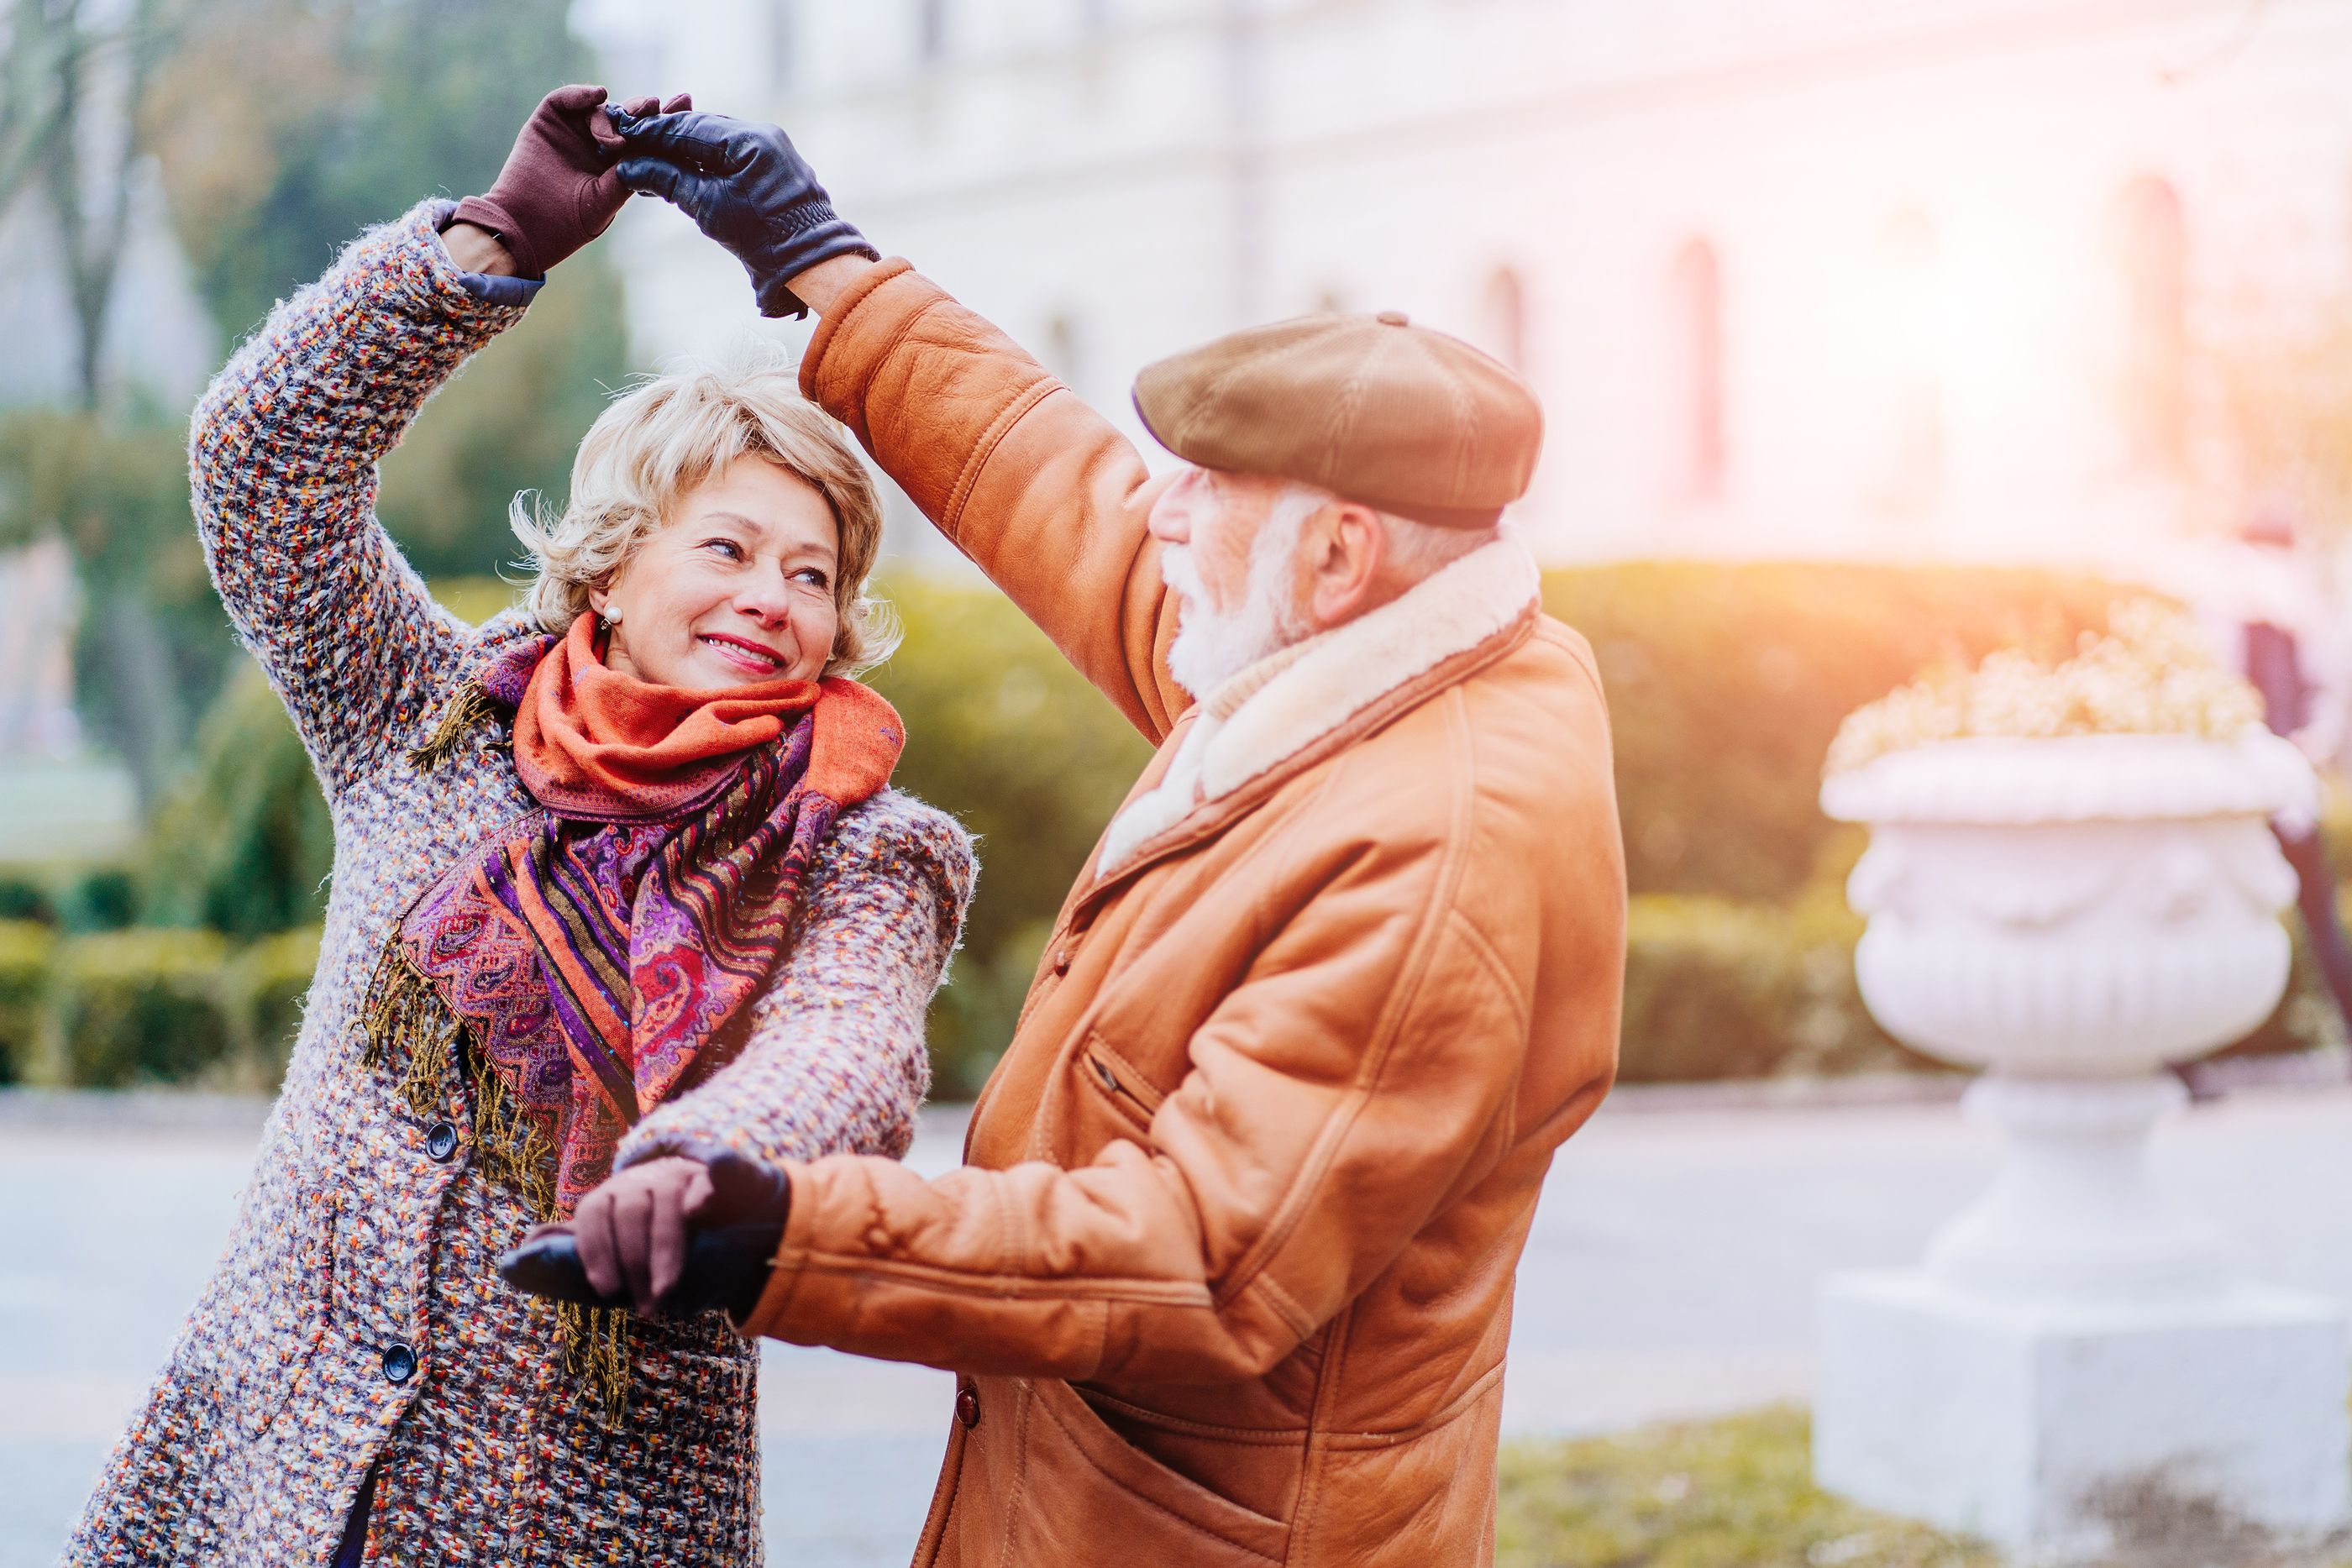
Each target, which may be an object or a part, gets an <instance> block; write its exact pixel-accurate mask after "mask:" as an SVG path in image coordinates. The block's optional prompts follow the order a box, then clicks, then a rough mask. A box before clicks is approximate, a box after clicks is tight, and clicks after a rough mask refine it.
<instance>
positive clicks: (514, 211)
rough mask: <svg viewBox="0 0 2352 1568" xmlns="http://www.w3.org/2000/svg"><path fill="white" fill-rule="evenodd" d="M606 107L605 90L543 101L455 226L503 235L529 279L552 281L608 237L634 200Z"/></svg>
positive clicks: (650, 108)
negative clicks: (618, 165)
mask: <svg viewBox="0 0 2352 1568" xmlns="http://www.w3.org/2000/svg"><path fill="white" fill-rule="evenodd" d="M692 105H693V99H692V96H691V95H690V94H688V93H680V94H678V95H677V97H676V98H673V99H670V100H669V101H668V102H667V103H663V102H662V101H661V100H660V99H653V98H640V99H631V100H630V101H629V102H628V103H626V104H625V105H623V106H622V107H624V108H625V109H626V110H628V111H629V112H630V113H631V114H650V113H652V112H654V110H656V109H658V110H660V111H661V112H662V113H664V114H674V113H676V112H677V111H678V110H681V109H688V108H691V107H692ZM603 106H604V89H603V88H601V87H589V86H574V87H560V88H557V89H555V90H554V91H553V92H551V93H549V94H548V95H547V96H546V97H545V98H543V99H540V100H539V107H538V108H537V109H535V110H531V112H530V119H529V120H525V121H524V122H523V127H522V134H520V136H517V137H516V138H515V144H514V151H513V152H509V153H508V154H507V162H506V167H505V168H503V169H500V170H499V177H498V180H497V181H496V183H493V184H492V185H491V186H490V188H489V189H488V191H487V192H485V193H482V194H481V195H478V196H468V197H467V198H466V199H465V200H464V201H462V202H460V203H458V204H457V211H456V212H454V213H452V214H450V215H449V222H451V223H459V224H473V225H478V226H479V227H481V228H486V229H488V230H489V231H490V232H491V233H492V234H494V235H498V236H499V242H500V243H501V244H503V245H504V246H506V247H507V254H508V255H509V256H513V257H514V263H515V271H516V272H518V273H520V275H521V276H523V277H546V276H547V269H548V268H549V267H553V266H554V265H555V264H556V263H557V262H559V261H562V259H563V258H564V257H565V256H570V255H571V254H572V252H573V251H575V250H578V249H579V248H580V247H581V246H584V245H586V244H587V243H588V242H589V241H590V240H592V239H594V238H595V237H596V236H597V235H600V234H603V233H604V231H605V229H607V228H608V227H610V226H611V225H612V222H613V218H614V214H617V213H619V212H620V210H621V204H622V203H624V202H625V201H627V200H628V199H629V193H628V191H627V190H626V189H625V188H624V187H623V185H622V184H621V182H620V180H619V178H618V177H617V176H615V175H614V172H613V164H614V162H615V161H616V160H617V159H618V157H619V155H620V152H621V138H620V134H619V133H618V132H617V131H614V129H613V124H612V121H611V120H608V119H606V118H605V116H604V112H603Z"/></svg>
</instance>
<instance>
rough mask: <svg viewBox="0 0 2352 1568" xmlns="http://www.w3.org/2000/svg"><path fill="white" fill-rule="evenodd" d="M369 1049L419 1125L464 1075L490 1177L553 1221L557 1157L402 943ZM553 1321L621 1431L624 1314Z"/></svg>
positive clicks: (373, 1001)
mask: <svg viewBox="0 0 2352 1568" xmlns="http://www.w3.org/2000/svg"><path fill="white" fill-rule="evenodd" d="M360 1027H361V1029H362V1031H363V1032H364V1034H365V1037H366V1043H365V1045H364V1046H362V1049H361V1052H360V1061H361V1063H362V1065H363V1066H368V1067H374V1066H378V1065H382V1064H384V1063H388V1062H392V1061H398V1062H399V1063H400V1068H401V1073H400V1082H399V1085H398V1087H399V1092H400V1097H401V1099H402V1101H403V1102H404V1103H406V1104H407V1106H408V1108H409V1109H410V1110H411V1111H412V1112H414V1113H416V1114H417V1115H418V1116H420V1117H425V1116H433V1115H436V1114H438V1113H439V1112H440V1110H441V1107H442V1105H443V1104H444V1103H445V1099H444V1097H445V1096H446V1093H447V1092H448V1091H447V1084H448V1078H449V1071H450V1068H451V1065H452V1059H453V1057H455V1058H456V1059H457V1061H456V1065H457V1067H458V1068H459V1069H460V1071H463V1073H464V1074H465V1079H466V1085H467V1089H468V1090H469V1091H470V1093H469V1094H468V1095H467V1098H468V1100H470V1101H471V1103H472V1121H473V1125H474V1149H475V1157H476V1158H477V1160H478V1161H479V1162H480V1165H481V1168H482V1174H483V1175H484V1176H487V1177H488V1178H489V1179H490V1180H492V1181H494V1182H497V1183H498V1184H499V1185H500V1186H504V1187H507V1188H508V1189H509V1190H510V1191H513V1192H515V1193H517V1194H519V1195H520V1197H521V1198H522V1200H523V1207H525V1208H526V1209H528V1210H529V1211H530V1216H531V1218H533V1219H536V1220H541V1221H546V1220H550V1219H553V1218H555V1176H554V1174H553V1173H554V1169H555V1151H554V1150H553V1149H551V1148H550V1147H549V1146H548V1143H547V1139H546V1137H545V1135H544V1134H541V1132H540V1130H539V1128H538V1126H537V1125H536V1124H533V1123H532V1122H531V1120H530V1117H528V1116H526V1115H524V1114H523V1113H522V1109H521V1107H520V1106H519V1105H517V1104H516V1103H515V1100H514V1096H513V1094H512V1093H511V1092H509V1090H508V1089H507V1086H506V1083H505V1082H504V1081H503V1080H501V1079H500V1078H499V1075H498V1074H497V1072H495V1071H492V1070H491V1068H490V1065H489V1063H488V1062H487V1061H484V1060H483V1059H482V1056H481V1053H480V1052H479V1051H469V1050H467V1049H465V1040H464V1031H463V1029H462V1028H461V1026H460V1025H459V1024H458V1022H457V1019H456V1018H455V1017H453V1016H452V1015H451V1014H450V1012H449V1009H447V1008H446V1007H445V1006H444V1005H443V1004H442V1001H441V996H440V993H439V992H437V991H436V990H435V989H434V988H433V982H432V981H430V980H428V979H426V978H425V976H424V975H422V974H420V973H419V972H418V971H417V968H416V966H415V965H414V964H412V963H410V962H409V961H408V955H407V954H406V953H405V952H404V951H403V950H402V948H401V946H400V941H399V938H398V937H396V936H395V937H394V939H393V940H392V941H391V942H389V943H387V944H385V946H384V953H383V958H381V959H380V960H378V961H377V964H376V968H375V974H374V976H373V978H371V979H370V980H369V982H368V991H367V998H366V1000H365V1001H364V1002H362V1004H361V1008H360ZM555 1321H556V1325H557V1327H558V1329H559V1330H560V1331H561V1333H562V1339H563V1365H564V1369H565V1370H566V1371H567V1372H569V1373H571V1374H572V1375H573V1376H575V1377H580V1378H583V1379H585V1380H586V1381H587V1382H588V1383H589V1384H590V1385H592V1386H593V1387H594V1388H595V1390H596V1393H597V1395H598V1396H600V1397H601V1398H602V1400H603V1401H604V1414H605V1416H606V1419H608V1420H611V1421H618V1420H619V1419H620V1418H621V1416H622V1414H623V1413H624V1412H625V1410H626V1409H627V1408H628V1403H629V1314H628V1312H627V1310H626V1309H625V1308H621V1307H589V1306H583V1305H580V1304H578V1303H575V1302H571V1301H564V1302H559V1303H557V1305H556V1308H555Z"/></svg>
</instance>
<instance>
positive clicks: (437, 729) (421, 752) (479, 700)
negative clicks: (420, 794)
mask: <svg viewBox="0 0 2352 1568" xmlns="http://www.w3.org/2000/svg"><path fill="white" fill-rule="evenodd" d="M498 715H499V704H498V702H497V700H496V699H495V698H493V697H492V696H491V695H490V694H489V693H488V692H486V691H484V690H483V689H482V685H481V683H480V682H479V681H467V683H466V684H465V685H462V686H460V687H458V688H457V695H456V696H453V697H451V698H450V699H449V706H447V707H445V708H443V709H442V710H441V721H440V722H439V723H438V724H436V725H435V726H434V727H433V734H432V735H431V736H430V737H428V738H427V739H426V740H425V744H424V745H422V746H420V747H417V748H416V749H415V750H414V751H412V752H410V753H409V754H408V760H409V762H410V763H411V765H413V766H414V767H415V768H416V769H417V771H419V772H421V773H430V772H432V771H433V769H435V768H438V767H440V766H441V764H443V763H444V762H446V761H448V760H449V758H452V757H455V756H456V755H457V747H460V746H463V745H464V744H465V743H466V732H467V731H468V730H470V729H472V728H473V727H475V726H476V725H478V724H483V723H486V722H488V720H490V719H493V718H496V717H497V716H498Z"/></svg>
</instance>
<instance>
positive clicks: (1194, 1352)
mask: <svg viewBox="0 0 2352 1568" xmlns="http://www.w3.org/2000/svg"><path fill="white" fill-rule="evenodd" d="M1452 859H1453V857H1452V856H1451V855H1449V854H1448V853H1447V852H1444V850H1443V849H1442V848H1440V847H1436V846H1422V847H1420V848H1413V847H1411V846H1381V845H1358V846H1357V847H1356V849H1355V852H1353V853H1352V855H1350V856H1349V857H1348V858H1347V862H1346V863H1335V864H1331V865H1328V866H1318V867H1315V868H1310V870H1311V873H1312V878H1311V879H1312V880H1318V881H1319V887H1318V892H1317V894H1316V895H1315V896H1314V897H1313V898H1312V899H1311V901H1309V902H1308V903H1307V904H1305V905H1304V906H1303V907H1302V908H1301V910H1300V911H1299V912H1298V913H1297V915H1294V916H1293V918H1292V919H1291V920H1290V921H1289V922H1288V924H1287V925H1286V926H1285V927H1284V928H1283V929H1282V930H1280V931H1279V932H1278V933H1277V934H1276V936H1274V938H1273V939H1272V940H1271V941H1270V942H1269V943H1268V944H1267V945H1266V946H1265V947H1264V948H1263V949H1262V951H1261V953H1260V956H1259V958H1258V960H1257V962H1256V963H1255V965H1254V966H1253V967H1252V968H1251V969H1250V971H1249V972H1248V973H1247V974H1246V975H1245V976H1244V977H1243V979H1242V980H1241V982H1240V983H1239V984H1238V985H1237V986H1236V987H1235V988H1234V989H1233V990H1232V992H1231V993H1230V994H1229V995H1228V996H1227V997H1226V998H1225V999H1224V1001H1223V1003H1222V1004H1221V1005H1220V1006H1219V1007H1218V1009H1216V1010H1215V1012H1214V1013H1213V1014H1212V1015H1211V1017H1210V1018H1209V1019H1207V1021H1206V1022H1205V1024H1204V1025H1203V1026H1202V1028H1201V1029H1199V1030H1197V1031H1196V1032H1195V1034H1194V1035H1193V1037H1192V1041H1191V1046H1190V1067H1189V1071H1187V1073H1186V1075H1185V1077H1184V1078H1183V1080H1182V1082H1181V1083H1180V1084H1179V1085H1178V1087H1177V1088H1176V1089H1175V1091H1174V1092H1172V1093H1171V1094H1170V1095H1169V1097H1168V1098H1167V1099H1166V1100H1165V1101H1164V1102H1163V1103H1161V1104H1160V1106H1159V1107H1158V1109H1157V1111H1156V1112H1155V1113H1153V1115H1152V1117H1151V1121H1150V1136H1149V1145H1148V1146H1146V1145H1144V1144H1140V1143H1135V1142H1128V1141H1124V1140H1122V1141H1117V1142H1114V1143H1112V1144H1110V1145H1108V1146H1107V1147H1106V1148H1105V1149H1104V1151H1103V1153H1102V1155H1100V1156H1099V1157H1098V1158H1097V1159H1096V1160H1095V1161H1094V1162H1093V1163H1092V1164H1090V1165H1087V1166H1082V1167H1078V1168H1076V1169H1070V1170H1064V1169H1061V1168H1058V1167H1056V1166H1052V1165H1049V1164H1045V1163H1043V1162H1034V1163H1026V1164H1022V1165H1017V1166H1012V1167H1010V1168H1007V1169H1002V1170H987V1169H976V1168H965V1169H962V1170H959V1171H955V1172H952V1173H950V1174H949V1175H947V1176H940V1177H939V1178H937V1179H934V1180H930V1181H925V1180H922V1179H920V1178H919V1177H918V1176H916V1175H914V1174H913V1173H912V1172H909V1171H908V1170H906V1169H905V1168H904V1167H902V1166H895V1165H891V1164H887V1163H886V1162H883V1161H878V1160H868V1159H857V1158H854V1157H835V1158H832V1159H825V1160H819V1161H816V1162H814V1163H813V1164H809V1165H804V1166H793V1167H788V1169H789V1171H790V1176H791V1180H792V1189H793V1199H792V1209H791V1214H790V1217H789V1218H788V1220H787V1222H786V1227H785V1231H784V1239H783V1245H782V1249H781V1250H780V1252H779V1254H778V1258H777V1267H776V1270H775V1272H774V1274H773V1275H772V1277H771V1280H770V1281H769V1286H768V1290H767V1292H766V1294H765V1295H764V1296H763V1298H762V1299H761V1302H760V1303H759V1305H758V1307H757V1308H756V1309H755V1310H754V1312H753V1313H752V1315H751V1318H750V1319H749V1320H748V1321H747V1323H746V1332H750V1333H765V1334H770V1335H773V1336H775V1337H778V1338H781V1339H785V1340H791V1341H796V1342H799V1343H825V1344H829V1345H833V1346H835V1347H837V1348H839V1349H843V1350H847V1351H852V1352H855V1353H857V1354H866V1355H875V1356H881V1357H886V1358H889V1359H895V1360H905V1361H919V1362H926V1363H929V1364H935V1365H941V1366H951V1367H953V1368H956V1369H958V1370H962V1371H970V1372H993V1373H1001V1374H1008V1375H1027V1376H1055V1377H1063V1378H1068V1379H1072V1380H1104V1381H1110V1380H1117V1379H1121V1378H1129V1379H1135V1380H1139V1381H1147V1382H1222V1381H1231V1380H1235V1379H1241V1378H1246V1377H1251V1376H1256V1375H1262V1374H1263V1373H1264V1372H1265V1370H1266V1369H1267V1368H1269V1367H1271V1366H1273V1365H1274V1364H1276V1363H1277V1362H1279V1361H1280V1360H1281V1359H1282V1358H1283V1357H1284V1356H1286V1355H1287V1354H1289V1353H1290V1352H1291V1351H1292V1350H1294V1349H1295V1348H1296V1347H1297V1345H1298V1344H1299V1343H1301V1342H1302V1341H1303V1340H1305V1339H1306V1338H1307V1336H1309V1335H1311V1334H1312V1333H1315V1332H1316V1331H1317V1330H1318V1328H1320V1327H1321V1326H1322V1325H1323V1324H1324V1323H1325V1322H1328V1321H1329V1320H1330V1319H1331V1318H1332V1317H1333V1316H1335V1315H1336V1314H1337V1313H1338V1312H1339V1311H1340V1310H1341V1309H1342V1308H1343V1307H1344V1306H1345V1304H1346V1303H1347V1302H1348V1301H1349V1300H1350V1299H1351V1298H1353V1297H1354V1296H1355V1295H1356V1294H1357V1293H1359V1292H1360V1291H1361V1290H1362V1289H1363V1288H1364V1287H1365V1286H1366V1285H1367V1284H1368V1283H1370V1281H1371V1280H1372V1279H1374V1278H1375V1277H1376V1276H1377V1275H1378V1274H1380V1273H1381V1271H1382V1270H1384V1269H1386V1268H1387V1267H1388V1266H1389V1265H1390V1264H1391V1262H1392V1261H1393V1260H1395V1258H1396V1257H1397V1256H1398V1254H1399V1253H1400V1252H1401V1251H1402V1249H1403V1248H1404V1246H1405V1245H1406V1243H1407V1242H1408V1241H1409V1240H1410V1239H1412V1237H1413V1236H1414V1235H1415V1233H1416V1232H1418V1231H1419V1230H1420V1229H1421V1228H1422V1227H1423V1225H1425V1224H1426V1223H1427V1221H1428V1219H1429V1218H1430V1217H1431V1216H1432V1215H1433V1214H1434V1213H1436V1212H1437V1211H1438V1210H1439V1209H1440V1208H1441V1207H1444V1205H1446V1204H1447V1203H1449V1202H1451V1201H1452V1200H1453V1199H1454V1197H1456V1196H1458V1195H1459V1194H1460V1193H1462V1192H1464V1191H1466V1190H1467V1189H1468V1188H1469V1186H1472V1185H1474V1184H1475V1182H1476V1181H1477V1180H1479V1179H1480V1178H1481V1177H1482V1176H1484V1175H1485V1174H1486V1172H1487V1171H1489V1170H1491V1169H1492V1167H1493V1166H1494V1165H1495V1164H1496V1161H1497V1160H1499V1159H1500V1158H1501V1157H1502V1155H1504V1153H1505V1152H1506V1151H1507V1149H1508V1148H1509V1146H1510V1145H1511V1142H1512V1136H1513V1129H1512V1127H1511V1125H1510V1123H1511V1118H1512V1114H1513V1113H1512V1104H1513V1098H1512V1097H1513V1087H1514V1084H1515V1083H1516V1082H1517V1077H1518V1073H1519V1068H1520V1062H1521V1061H1522V1058H1523V1056H1524V1054H1525V1050H1526V1041H1527V1019H1526V1015H1525V1011H1524V1004H1523V1003H1522V1001H1521V999H1520V998H1522V997H1523V996H1524V995H1525V994H1526V991H1525V987H1526V985H1527V984H1528V978H1529V977H1528V974H1526V973H1522V972H1520V971H1521V970H1522V969H1523V968H1527V967H1531V965H1532V962H1533V959H1532V948H1530V949H1529V954H1528V956H1527V957H1526V959H1525V960H1524V962H1521V961H1515V960H1510V959H1506V958H1505V957H1503V956H1499V954H1498V952H1497V949H1496V947H1495V946H1494V945H1493V944H1492V943H1490V942H1488V941H1487V940H1486V939H1485V938H1484V937H1483V936H1481V935H1480V934H1479V933H1478V931H1477V930H1476V929H1475V928H1474V926H1473V925H1471V924H1470V922H1469V921H1468V920H1467V919H1466V918H1465V916H1464V915H1463V914H1462V912H1461V910H1460V908H1459V907H1457V906H1455V904H1454V900H1453V898H1452V897H1451V896H1450V893H1451V889H1450V887H1449V886H1448V883H1449V880H1450V878H1451V877H1452V876H1453V875H1454V869H1453V865H1452ZM1604 1088H1605V1082H1595V1083H1594V1084H1592V1085H1591V1086H1590V1088H1589V1090H1588V1091H1586V1092H1587V1093H1589V1095H1590V1097H1591V1099H1593V1100H1597V1099H1598V1097H1599V1095H1600V1093H1601V1092H1602V1090H1603V1089H1604Z"/></svg>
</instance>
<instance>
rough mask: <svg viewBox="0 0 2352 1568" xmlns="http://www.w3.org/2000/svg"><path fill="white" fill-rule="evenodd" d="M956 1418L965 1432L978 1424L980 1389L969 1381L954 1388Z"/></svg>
mask: <svg viewBox="0 0 2352 1568" xmlns="http://www.w3.org/2000/svg"><path fill="white" fill-rule="evenodd" d="M956 1419H957V1420H959V1421H961V1422H962V1423H963V1429H964V1430H965V1431H967V1432H969V1431H971V1429H972V1428H973V1427H977V1426H979V1425H980V1390H979V1389H977V1388H975V1387H973V1386H972V1385H971V1384H969V1383H967V1384H964V1385H961V1387H959V1388H958V1389H957V1390H956Z"/></svg>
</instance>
